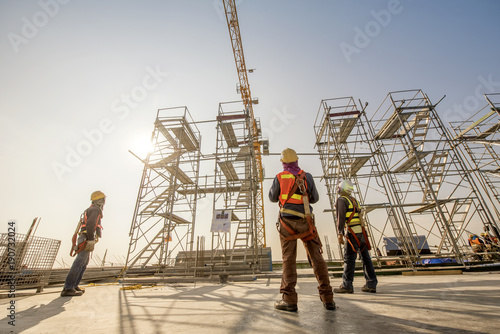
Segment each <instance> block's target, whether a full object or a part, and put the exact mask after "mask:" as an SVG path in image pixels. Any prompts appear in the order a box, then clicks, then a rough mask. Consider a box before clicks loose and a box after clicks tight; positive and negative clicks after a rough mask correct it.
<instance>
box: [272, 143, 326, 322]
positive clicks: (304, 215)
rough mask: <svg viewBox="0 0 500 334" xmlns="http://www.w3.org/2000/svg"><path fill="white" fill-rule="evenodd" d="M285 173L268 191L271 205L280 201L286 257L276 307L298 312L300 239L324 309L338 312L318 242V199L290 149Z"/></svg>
mask: <svg viewBox="0 0 500 334" xmlns="http://www.w3.org/2000/svg"><path fill="white" fill-rule="evenodd" d="M281 162H282V164H283V172H281V173H279V174H278V175H276V177H275V178H274V181H273V185H272V186H271V189H270V190H269V199H270V200H271V202H279V206H280V213H279V222H278V223H277V228H278V232H279V234H280V242H281V252H282V257H283V274H282V276H281V287H280V293H281V294H282V298H281V300H279V301H277V302H276V303H275V304H274V308H276V309H278V310H284V311H291V312H295V311H297V301H298V296H297V293H296V292H295V285H296V284H297V267H296V260H297V239H299V238H300V239H301V240H302V241H303V243H304V247H305V249H306V251H307V257H308V260H309V263H310V264H311V265H312V267H313V270H314V274H315V275H316V279H317V281H318V283H319V286H318V291H319V296H320V299H321V301H322V302H323V306H324V307H325V308H326V309H327V310H334V309H335V302H334V301H333V291H332V287H331V285H330V279H329V277H328V269H327V266H326V262H325V260H324V259H323V255H322V250H321V241H320V239H319V236H318V233H317V231H316V227H315V224H314V216H313V215H312V213H311V212H312V207H311V206H310V205H309V203H316V202H317V201H318V199H319V195H318V191H317V189H316V186H315V185H314V180H313V178H312V176H311V174H309V173H306V172H304V171H303V170H301V169H300V167H299V166H298V157H297V153H296V152H295V151H294V150H293V149H291V148H287V149H285V150H283V152H282V153H281Z"/></svg>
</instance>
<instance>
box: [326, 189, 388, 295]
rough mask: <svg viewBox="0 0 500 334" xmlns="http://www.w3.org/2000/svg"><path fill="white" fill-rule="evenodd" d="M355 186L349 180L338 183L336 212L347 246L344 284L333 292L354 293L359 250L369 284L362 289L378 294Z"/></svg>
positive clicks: (340, 231) (342, 239)
mask: <svg viewBox="0 0 500 334" xmlns="http://www.w3.org/2000/svg"><path fill="white" fill-rule="evenodd" d="M353 189H354V186H353V184H352V183H351V182H350V181H349V180H343V181H341V182H340V183H339V186H338V192H339V197H338V198H337V202H336V204H335V208H336V212H337V234H338V241H339V243H340V244H343V245H344V273H343V274H342V285H340V287H339V288H335V289H334V290H333V291H334V292H336V293H353V292H354V288H353V285H352V282H353V280H354V269H355V266H356V255H357V253H358V252H360V254H361V258H362V261H363V272H364V274H365V280H366V284H365V285H364V286H363V287H362V288H361V291H363V292H372V293H375V292H377V283H378V280H377V275H376V274H375V269H374V268H373V262H372V260H371V258H370V253H369V252H368V251H369V249H370V243H369V240H368V236H367V234H366V230H365V229H364V226H363V224H362V222H361V215H360V206H359V203H358V201H357V200H356V199H355V198H354V197H352V192H353ZM344 230H345V233H344Z"/></svg>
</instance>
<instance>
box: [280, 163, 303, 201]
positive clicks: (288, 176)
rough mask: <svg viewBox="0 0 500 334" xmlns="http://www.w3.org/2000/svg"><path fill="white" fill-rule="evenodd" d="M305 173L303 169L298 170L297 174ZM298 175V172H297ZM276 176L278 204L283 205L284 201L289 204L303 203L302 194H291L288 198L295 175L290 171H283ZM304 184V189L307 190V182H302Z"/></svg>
mask: <svg viewBox="0 0 500 334" xmlns="http://www.w3.org/2000/svg"><path fill="white" fill-rule="evenodd" d="M301 173H305V172H304V171H303V170H300V172H299V174H301ZM297 175H298V174H297ZM276 177H277V178H278V182H279V183H280V190H281V192H280V198H279V200H280V204H281V206H283V205H285V203H290V204H303V203H304V199H303V195H302V194H297V193H295V194H292V195H291V197H290V198H288V194H289V193H290V191H291V190H292V188H293V186H294V185H295V179H296V177H295V175H293V174H292V173H290V172H287V171H283V172H281V173H279V174H278V175H276ZM304 183H305V185H306V190H307V182H304Z"/></svg>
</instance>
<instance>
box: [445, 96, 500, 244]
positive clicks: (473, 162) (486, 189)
mask: <svg viewBox="0 0 500 334" xmlns="http://www.w3.org/2000/svg"><path fill="white" fill-rule="evenodd" d="M485 98H486V101H487V103H486V105H485V106H484V107H483V108H481V109H480V110H479V111H478V112H477V113H475V114H474V115H473V116H471V117H470V118H469V119H468V120H466V121H463V122H451V123H450V127H451V129H452V131H453V132H454V140H455V141H456V146H457V149H458V150H460V151H461V153H462V154H463V155H464V157H465V159H464V160H465V161H466V162H467V164H468V167H469V170H470V171H471V172H472V173H473V175H474V177H475V179H476V183H475V184H476V185H477V188H476V191H477V193H478V194H481V196H482V200H483V201H484V202H485V203H486V205H485V207H486V213H487V216H488V220H487V222H486V224H485V226H484V227H483V228H484V230H485V231H487V232H491V233H493V234H494V235H495V236H496V237H497V238H500V229H499V225H498V222H499V221H500V159H499V157H500V146H499V145H500V132H499V129H500V93H495V94H485ZM477 117H479V118H478V119H477Z"/></svg>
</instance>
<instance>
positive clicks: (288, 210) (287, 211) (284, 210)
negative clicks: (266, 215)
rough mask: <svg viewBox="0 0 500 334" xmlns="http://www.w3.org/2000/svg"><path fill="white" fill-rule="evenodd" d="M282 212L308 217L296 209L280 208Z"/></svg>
mask: <svg viewBox="0 0 500 334" xmlns="http://www.w3.org/2000/svg"><path fill="white" fill-rule="evenodd" d="M280 212H281V213H288V214H290V215H294V216H297V217H300V218H306V215H305V214H303V213H302V212H298V211H295V210H290V209H285V208H280Z"/></svg>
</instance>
